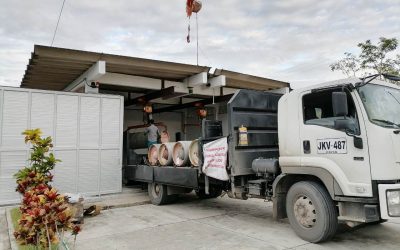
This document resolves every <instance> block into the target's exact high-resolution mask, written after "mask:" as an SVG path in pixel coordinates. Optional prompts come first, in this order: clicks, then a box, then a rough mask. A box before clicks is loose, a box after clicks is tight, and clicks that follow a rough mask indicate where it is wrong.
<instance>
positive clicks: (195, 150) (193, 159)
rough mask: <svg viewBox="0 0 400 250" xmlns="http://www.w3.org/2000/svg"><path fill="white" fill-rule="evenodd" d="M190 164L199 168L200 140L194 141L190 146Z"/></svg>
mask: <svg viewBox="0 0 400 250" xmlns="http://www.w3.org/2000/svg"><path fill="white" fill-rule="evenodd" d="M189 160H190V164H192V165H193V166H195V167H198V166H199V140H194V141H192V143H190V146H189Z"/></svg>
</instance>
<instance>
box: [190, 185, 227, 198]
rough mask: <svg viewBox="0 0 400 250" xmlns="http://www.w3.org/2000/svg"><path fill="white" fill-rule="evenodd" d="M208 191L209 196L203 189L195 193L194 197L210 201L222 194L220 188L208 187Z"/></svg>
mask: <svg viewBox="0 0 400 250" xmlns="http://www.w3.org/2000/svg"><path fill="white" fill-rule="evenodd" d="M208 191H209V194H206V192H205V190H204V189H200V190H198V191H196V195H197V197H199V199H212V198H217V197H218V196H220V195H221V194H222V188H219V187H210V189H209V190H208Z"/></svg>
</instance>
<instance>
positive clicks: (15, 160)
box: [0, 150, 29, 178]
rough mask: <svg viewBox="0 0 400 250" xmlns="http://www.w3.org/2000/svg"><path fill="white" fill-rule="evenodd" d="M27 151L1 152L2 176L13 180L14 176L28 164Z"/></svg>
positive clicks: (0, 172) (0, 169)
mask: <svg viewBox="0 0 400 250" xmlns="http://www.w3.org/2000/svg"><path fill="white" fill-rule="evenodd" d="M28 157H29V156H28V155H27V151H26V150H23V151H4V152H0V166H1V168H0V176H1V177H6V178H12V177H13V175H14V174H15V173H16V172H17V171H18V170H19V169H21V168H22V167H24V166H25V165H26V163H27V159H28Z"/></svg>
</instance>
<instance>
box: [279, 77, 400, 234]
mask: <svg viewBox="0 0 400 250" xmlns="http://www.w3.org/2000/svg"><path fill="white" fill-rule="evenodd" d="M399 133H400V88H399V87H398V86H397V85H395V84H391V83H387V82H384V81H379V80H372V81H370V82H368V83H365V82H364V81H361V80H360V79H358V78H350V79H345V80H340V81H333V82H328V83H325V84H321V85H317V86H312V87H308V88H304V89H298V90H294V91H292V92H290V93H288V94H285V95H284V96H282V97H281V99H280V100H279V104H278V135H279V166H280V168H281V171H282V173H281V174H280V175H279V176H278V177H277V178H276V179H275V181H274V185H273V186H274V206H275V209H274V212H275V216H276V217H277V218H283V217H286V216H288V217H289V221H290V223H291V225H292V227H293V228H294V229H295V231H296V233H298V234H299V235H300V236H301V237H302V238H304V239H307V240H309V241H314V242H318V241H321V239H323V238H325V237H330V236H328V235H327V234H329V233H330V232H331V231H332V232H333V231H335V229H334V227H336V225H334V224H337V223H338V222H346V223H347V224H348V225H351V226H354V225H359V224H362V223H370V222H382V221H384V220H387V219H398V218H396V217H399V216H400V134H399ZM310 183H311V185H310ZM318 189H324V192H325V193H326V195H325V196H326V197H321V194H320V193H319V194H318V192H319V191H316V190H318ZM293 190H294V193H293V192H291V191H293ZM310 192H311V194H310ZM310 196H314V197H310ZM322 196H324V194H322ZM317 197H318V198H317ZM317 200H318V201H317ZM321 201H322V202H321ZM315 203H318V204H315ZM321 206H323V207H324V208H322V207H321ZM329 206H334V207H333V208H329ZM282 207H286V209H282ZM318 213H319V214H318ZM324 213H325V214H324ZM329 213H330V214H332V213H333V214H334V216H331V215H330V214H329ZM323 214H324V215H323ZM322 215H323V216H322ZM321 217H322V218H321ZM335 217H336V218H335ZM318 219H320V220H322V221H323V223H322V224H324V225H322V226H321V225H320V224H321V222H320V221H318ZM329 224H331V225H329ZM320 226H321V227H320ZM317 227H320V228H319V230H321V232H320V233H321V234H319V235H318V233H315V232H314V234H313V232H312V231H313V230H315V231H318V230H317V229H316V228H317Z"/></svg>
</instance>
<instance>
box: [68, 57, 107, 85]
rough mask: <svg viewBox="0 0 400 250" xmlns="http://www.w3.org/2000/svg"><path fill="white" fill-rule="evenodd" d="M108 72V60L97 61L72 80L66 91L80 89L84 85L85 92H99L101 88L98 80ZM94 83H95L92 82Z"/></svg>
mask: <svg viewBox="0 0 400 250" xmlns="http://www.w3.org/2000/svg"><path fill="white" fill-rule="evenodd" d="M105 74H106V62H105V61H97V62H96V63H95V64H93V65H92V66H91V67H90V68H89V69H88V70H86V71H85V73H83V74H82V75H80V76H79V77H78V78H76V79H75V80H74V81H73V82H71V83H70V84H69V85H68V86H67V87H66V88H65V89H64V91H70V92H76V91H77V90H78V89H80V88H82V87H84V88H85V93H98V91H99V89H98V86H97V87H96V85H97V81H98V80H99V79H100V77H102V76H103V75H105ZM92 83H94V84H92Z"/></svg>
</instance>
